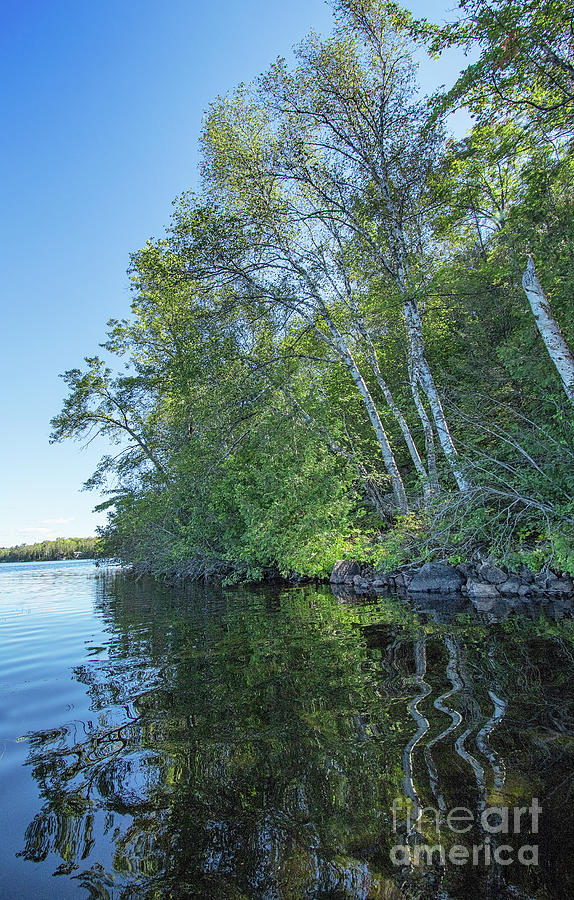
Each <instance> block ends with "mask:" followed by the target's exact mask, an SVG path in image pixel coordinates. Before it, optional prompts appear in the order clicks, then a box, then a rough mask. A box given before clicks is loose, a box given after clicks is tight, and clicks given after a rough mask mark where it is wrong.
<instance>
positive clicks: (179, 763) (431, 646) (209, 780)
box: [0, 562, 574, 900]
mask: <svg viewBox="0 0 574 900" xmlns="http://www.w3.org/2000/svg"><path fill="white" fill-rule="evenodd" d="M446 606H448V604H445V603H441V601H440V599H439V600H436V601H434V609H432V608H427V609H426V610H420V609H419V610H418V611H416V610H414V609H413V608H411V607H409V606H407V605H406V604H405V603H403V602H402V601H400V600H396V599H392V598H379V599H378V600H373V601H359V600H356V599H355V600H354V599H353V598H351V597H345V596H338V597H336V596H334V595H333V594H332V593H331V592H330V591H329V590H328V589H319V590H318V589H315V588H292V589H289V590H278V591H271V590H253V591H248V590H207V589H203V588H195V589H189V590H185V591H184V590H182V591H173V590H169V589H164V588H160V587H157V586H153V585H150V584H143V583H139V584H133V583H132V582H130V581H129V580H127V579H125V578H124V577H122V576H121V575H118V574H117V573H113V572H108V573H103V572H102V570H97V569H96V568H95V567H94V566H93V565H92V564H91V563H86V562H72V563H47V564H46V563H42V564H9V565H2V566H0V800H1V803H0V866H1V869H0V872H1V875H0V897H2V898H10V900H18V898H39V900H43V898H52V897H56V898H68V897H75V898H87V897H90V898H153V900H155V898H185V897H202V898H211V900H219V898H222V900H225V898H228V900H232V898H233V900H240V898H243V900H245V898H262V900H275V898H277V900H279V898H281V900H299V898H301V900H302V898H306V900H311V898H334V900H349V898H357V900H368V898H372V900H375V898H379V900H382V898H386V900H398V898H401V897H404V898H412V900H414V898H457V900H466V898H474V897H476V898H478V897H492V898H495V897H515V898H526V897H531V898H540V900H542V898H562V897H564V898H567V897H568V898H569V897H572V896H574V877H573V876H574V872H573V870H574V863H573V852H572V851H573V849H574V846H573V836H574V815H573V810H572V806H573V801H574V791H573V783H572V779H573V775H574V769H573V760H574V706H573V701H574V678H573V676H574V627H573V623H572V620H571V619H570V618H563V614H562V612H561V610H560V609H556V608H551V609H550V610H548V613H549V615H548V616H545V617H540V616H539V614H538V612H535V611H533V610H526V611H525V612H526V615H524V614H520V615H519V614H517V613H516V611H512V610H510V609H509V608H508V607H506V608H502V607H500V606H498V607H496V608H494V609H491V610H490V611H488V612H484V611H483V612H482V613H480V612H476V611H475V610H474V609H472V608H470V607H469V608H466V607H465V606H464V605H463V604H460V605H459V607H458V609H454V610H452V609H451V610H450V611H449V612H447V611H446V608H445V607H446ZM533 798H537V802H538V805H539V806H540V807H541V808H542V813H541V814H540V816H539V828H538V830H536V827H535V824H536V823H535V821H534V820H535V814H534V815H533V813H532V811H528V810H529V809H530V810H532V809H533V808H534V807H533V802H534V801H533ZM409 801H410V802H411V804H412V803H420V804H424V805H426V806H428V807H432V810H428V811H427V812H426V813H425V815H424V816H423V817H422V818H421V820H420V821H419V823H418V824H416V825H415V824H413V822H412V821H410V822H407V815H406V808H407V806H408V803H409ZM393 804H394V808H395V812H394V813H393ZM493 806H497V807H505V808H509V810H510V813H509V814H510V825H509V827H508V829H507V831H508V833H507V832H506V831H505V830H504V829H503V826H504V824H505V819H504V816H505V815H506V813H505V811H504V810H501V811H500V812H499V814H498V818H497V815H496V813H493V812H492V811H491V810H490V808H491V807H493ZM455 807H465V808H466V813H463V816H466V819H464V822H463V826H462V827H465V828H467V827H468V829H469V830H467V831H465V832H464V833H456V829H457V828H460V827H461V826H460V820H454V821H455V822H456V821H458V822H459V825H458V826H456V825H455V828H454V829H453V828H452V827H449V821H447V816H448V815H449V814H452V810H453V808H455ZM520 807H524V808H525V810H524V812H523V813H521V814H520V816H519V820H518V822H519V824H518V830H517V833H513V831H514V830H515V829H513V823H514V818H513V817H514V815H515V810H516V808H520ZM433 810H435V811H436V812H433ZM481 814H482V816H483V818H482V819H481ZM459 815H460V813H459ZM484 815H486V820H485V819H484ZM437 821H438V824H437ZM452 821H453V820H452V819H451V820H450V824H451V825H452ZM467 821H468V823H469V824H468V826H467V824H466V822H467ZM485 822H486V824H485ZM437 828H438V829H439V830H438V831H437ZM489 828H490V831H489ZM491 832H493V833H491ZM427 845H434V846H436V845H439V846H440V847H441V848H442V850H437V851H436V852H435V853H434V854H433V855H432V857H431V854H430V852H429V853H428V854H427V853H426V851H425V850H424V847H425V846H427ZM455 845H456V846H457V847H458V851H457V850H455V851H454V852H455V857H454V859H455V861H456V860H458V862H459V863H460V860H461V859H463V861H462V863H460V864H456V862H453V861H452V859H451V858H450V857H449V855H448V854H449V853H451V851H452V848H453V846H455ZM421 847H422V848H423V849H422V850H421ZM525 847H526V848H527V849H526V850H525V849H524V848H525ZM534 847H536V848H537V850H536V852H537V854H538V859H537V864H534V862H533V860H534V850H533V849H532V848H534ZM393 848H395V849H393ZM397 848H398V849H397ZM417 848H418V850H417ZM476 848H482V849H478V850H477V849H476ZM528 848H531V849H528ZM417 852H418V853H419V857H418V860H419V863H420V864H417V859H416V853H417ZM441 853H444V854H445V856H444V864H443V859H442V858H441ZM457 853H458V856H457V855H456V854H457ZM487 853H488V854H490V856H489V858H487ZM521 853H522V857H521V856H520V854H521ZM408 854H410V860H411V862H410V863H408ZM461 854H462V855H461ZM465 854H467V856H466V858H464V856H465ZM473 854H474V855H475V857H476V858H475V859H474V858H473ZM497 854H498V855H497ZM391 857H393V859H394V860H395V862H393V859H392V858H391ZM395 863H396V864H395ZM474 863H476V864H474Z"/></svg>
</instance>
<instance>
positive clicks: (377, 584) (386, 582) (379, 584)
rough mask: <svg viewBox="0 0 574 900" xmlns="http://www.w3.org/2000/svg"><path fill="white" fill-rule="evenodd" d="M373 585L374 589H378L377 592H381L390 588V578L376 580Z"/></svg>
mask: <svg viewBox="0 0 574 900" xmlns="http://www.w3.org/2000/svg"><path fill="white" fill-rule="evenodd" d="M371 584H372V585H373V587H374V588H376V589H377V590H380V589H381V588H386V587H388V586H389V579H388V578H375V579H374V580H373V581H372V582H371Z"/></svg>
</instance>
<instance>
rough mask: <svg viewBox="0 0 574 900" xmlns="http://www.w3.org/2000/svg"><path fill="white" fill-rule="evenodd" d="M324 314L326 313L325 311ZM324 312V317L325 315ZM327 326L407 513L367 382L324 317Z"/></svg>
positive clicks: (399, 503)
mask: <svg viewBox="0 0 574 900" xmlns="http://www.w3.org/2000/svg"><path fill="white" fill-rule="evenodd" d="M325 312H326V311H325ZM325 312H324V315H325ZM325 318H326V321H327V325H328V326H329V331H330V332H331V335H332V337H333V343H334V344H335V346H336V347H337V350H338V351H339V353H340V355H341V357H342V359H343V361H344V363H345V365H346V366H347V368H348V370H349V373H350V375H351V378H352V379H353V381H354V382H355V385H356V386H357V389H358V391H359V393H360V394H361V397H362V398H363V404H364V406H365V409H366V411H367V414H368V416H369V419H370V422H371V425H372V426H373V429H374V431H375V434H376V436H377V441H378V444H379V447H380V450H381V455H382V457H383V462H384V464H385V468H386V470H387V473H388V475H389V478H390V479H391V486H392V489H393V494H394V497H395V500H396V503H397V506H398V508H399V510H400V511H401V513H403V514H404V513H407V512H408V510H409V504H408V500H407V492H406V490H405V485H404V482H403V479H402V477H401V473H400V472H399V467H398V466H397V461H396V459H395V455H394V453H393V450H392V447H391V445H390V443H389V439H388V437H387V433H386V431H385V427H384V425H383V423H382V422H381V417H380V416H379V411H378V409H377V407H376V405H375V401H374V400H373V397H372V395H371V392H370V391H369V388H368V385H367V382H366V381H365V379H364V378H363V376H362V374H361V371H360V369H359V366H358V365H357V362H356V360H355V358H354V356H353V354H352V353H351V351H350V349H349V347H348V346H347V344H346V343H345V341H344V339H343V337H342V335H341V334H340V332H339V330H338V328H337V327H336V325H335V324H334V322H333V321H332V320H331V319H330V317H328V315H325Z"/></svg>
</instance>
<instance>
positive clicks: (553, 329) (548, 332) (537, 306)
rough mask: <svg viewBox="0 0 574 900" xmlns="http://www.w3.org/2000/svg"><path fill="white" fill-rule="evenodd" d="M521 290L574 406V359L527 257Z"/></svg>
mask: <svg viewBox="0 0 574 900" xmlns="http://www.w3.org/2000/svg"><path fill="white" fill-rule="evenodd" d="M522 287H523V288H524V292H525V294H526V296H527V298H528V302H529V304H530V309H531V310H532V314H533V316H534V319H535V321H536V327H537V328H538V331H539V332H540V337H541V338H542V340H543V341H544V346H545V347H546V349H547V350H548V355H549V356H550V359H551V360H552V362H553V363H554V366H555V367H556V371H557V372H558V374H559V375H560V380H561V382H562V387H563V388H564V393H565V394H566V396H567V397H568V400H569V401H570V403H571V404H572V405H573V406H574V356H573V355H572V351H571V350H570V347H569V346H568V344H567V343H566V341H565V339H564V335H563V334H562V329H561V328H560V325H559V324H558V322H557V321H556V319H555V318H554V314H553V312H552V307H551V305H550V301H549V300H548V298H547V296H546V294H545V293H544V290H543V288H542V285H541V284H540V281H539V280H538V275H537V274H536V269H535V267H534V259H533V257H532V256H530V257H529V258H528V263H527V265H526V269H525V272H524V275H523V277H522Z"/></svg>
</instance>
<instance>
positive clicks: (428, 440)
mask: <svg viewBox="0 0 574 900" xmlns="http://www.w3.org/2000/svg"><path fill="white" fill-rule="evenodd" d="M409 383H410V386H411V393H412V395H413V400H414V403H415V408H416V411H417V413H418V416H419V419H420V420H421V425H422V426H423V432H424V436H425V451H426V457H427V466H428V483H427V485H426V491H425V499H426V500H430V499H431V498H432V495H433V494H434V493H436V492H438V491H439V490H440V484H439V480H438V472H437V467H436V451H435V445H434V434H433V430H432V425H431V421H430V419H429V417H428V414H427V411H426V409H425V406H424V403H423V401H422V400H421V395H420V393H419V386H418V377H417V374H416V370H415V366H414V361H413V360H409Z"/></svg>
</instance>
